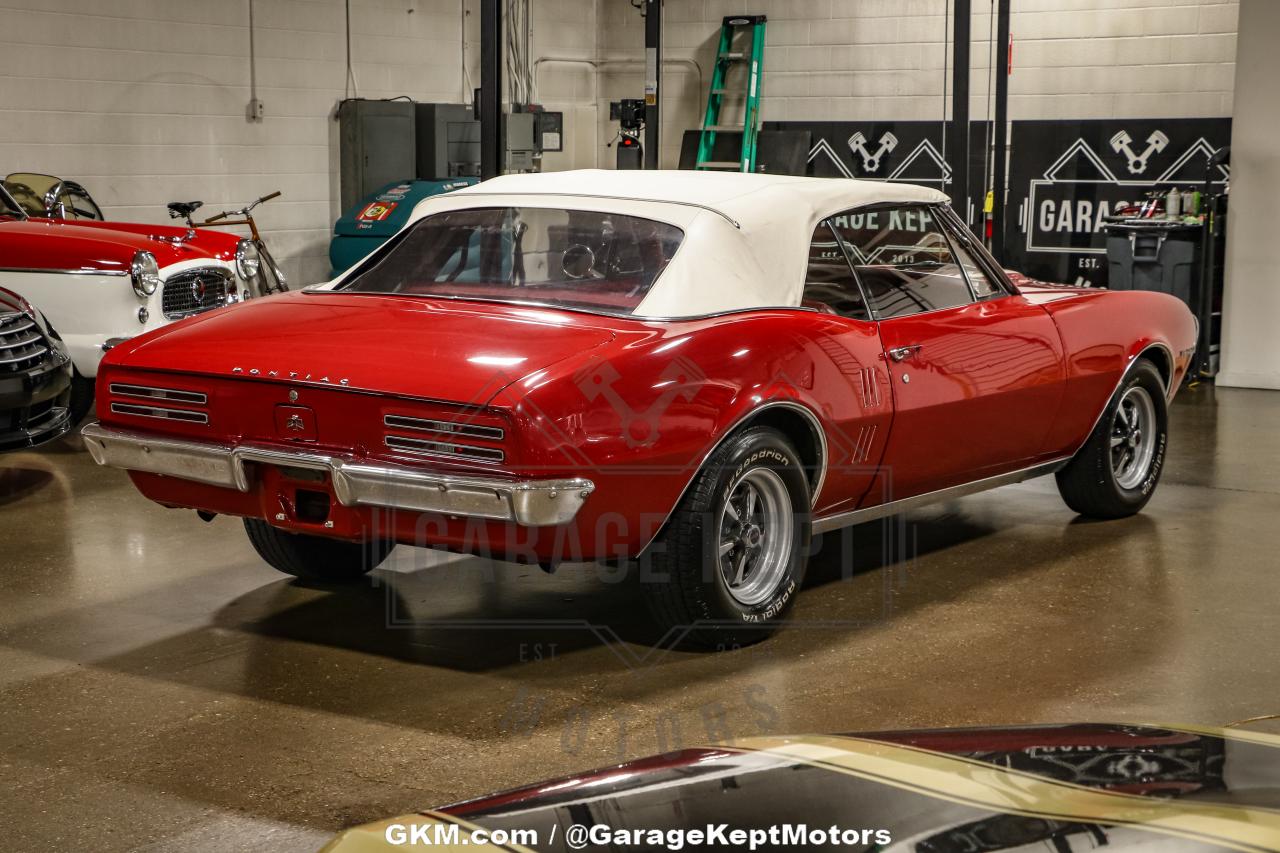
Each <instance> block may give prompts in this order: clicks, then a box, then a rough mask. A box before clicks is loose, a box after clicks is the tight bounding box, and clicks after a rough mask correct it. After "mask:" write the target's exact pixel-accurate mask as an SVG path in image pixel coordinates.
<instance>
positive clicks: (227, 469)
mask: <svg viewBox="0 0 1280 853" xmlns="http://www.w3.org/2000/svg"><path fill="white" fill-rule="evenodd" d="M81 435H82V436H83V437H84V442H85V446H86V447H87V448H88V450H89V454H90V455H91V456H92V457H93V461H94V462H96V463H98V464H99V465H106V466H110V467H113V468H123V469H125V470H129V471H142V472H146V473H152V474H163V475H165V476H169V477H176V478H178V479H183V480H191V481H193V482H197V483H205V484H207V485H211V486H220V487H222V488H227V489H235V490H237V491H240V492H248V491H249V490H250V489H251V488H252V487H253V479H252V477H253V472H252V468H251V467H249V465H248V464H247V463H259V464H265V465H279V466H283V467H286V468H306V469H309V470H315V471H321V472H324V473H327V474H328V475H329V478H330V482H331V483H332V484H333V492H334V497H336V498H337V500H338V503H340V504H342V505H343V506H351V507H354V506H380V507H389V508H391V509H403V510H406V511H411V512H433V513H440V514H442V515H451V516H463V517H474V518H486V519H492V520H496V521H508V522H513V523H515V524H519V525H522V526H526V527H543V526H554V525H560V524H567V523H569V522H570V521H572V520H573V519H574V517H575V516H576V515H577V514H578V510H579V509H581V507H582V505H583V504H584V503H585V502H586V500H587V498H588V497H589V496H590V494H591V493H592V491H594V490H595V484H593V483H592V482H591V481H590V480H588V479H586V478H583V477H573V478H566V479H557V480H503V479H498V478H494V477H473V476H454V475H451V474H440V473H435V472H432V471H428V470H423V469H421V468H410V467H407V466H403V465H393V464H372V463H365V462H361V461H358V460H356V459H355V458H353V457H340V456H328V455H325V454H320V453H308V452H305V451H300V450H280V449H276V448H272V447H261V446H255V445H234V446H231V445H223V444H215V443H212V442H202V441H183V440H178V439H171V438H161V437H158V436H152V435H145V434H142V433H136V432H130V431H126V430H117V429H110V428H107V427H104V426H102V424H97V423H93V424H88V425H86V426H85V427H84V429H83V430H81Z"/></svg>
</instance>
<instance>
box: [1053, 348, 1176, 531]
mask: <svg viewBox="0 0 1280 853" xmlns="http://www.w3.org/2000/svg"><path fill="white" fill-rule="evenodd" d="M1168 438H1169V414H1168V411H1167V409H1166V406H1165V396H1164V381H1163V380H1162V379H1161V377H1160V372H1159V371H1158V370H1157V369H1156V367H1155V365H1153V364H1152V363H1151V362H1149V361H1146V360H1143V361H1140V362H1138V364H1136V365H1135V366H1134V368H1133V370H1132V372H1131V373H1130V374H1129V377H1128V378H1127V379H1126V380H1125V381H1124V384H1123V385H1121V387H1120V389H1119V390H1118V391H1117V392H1116V396H1115V398H1114V399H1113V400H1112V402H1111V404H1110V406H1109V407H1108V408H1107V411H1106V412H1105V413H1104V414H1103V416H1102V419H1101V420H1100V421H1099V422H1098V425H1097V427H1095V428H1094V431H1093V434H1092V435H1091V436H1089V440H1088V441H1087V442H1085V445H1084V447H1082V448H1080V451H1079V452H1078V453H1076V455H1075V457H1074V458H1073V459H1072V460H1071V461H1070V462H1069V463H1067V466H1066V467H1065V468H1063V469H1062V470H1061V471H1059V472H1058V475H1057V478H1058V491H1059V492H1060V493H1061V494H1062V499H1063V500H1064V501H1066V502H1067V506H1069V507H1071V508H1072V509H1073V510H1075V511H1076V512H1078V513H1080V514H1081V515H1087V516H1092V517H1094V518H1123V517H1125V516H1128V515H1133V514H1134V513H1136V512H1138V511H1139V510H1141V509H1142V508H1143V507H1144V506H1146V504H1147V501H1149V500H1150V499H1151V495H1152V493H1153V492H1154V491H1155V488H1156V484H1157V483H1159V482H1160V473H1161V471H1162V470H1163V468H1164V455H1165V449H1166V447H1167V445H1168Z"/></svg>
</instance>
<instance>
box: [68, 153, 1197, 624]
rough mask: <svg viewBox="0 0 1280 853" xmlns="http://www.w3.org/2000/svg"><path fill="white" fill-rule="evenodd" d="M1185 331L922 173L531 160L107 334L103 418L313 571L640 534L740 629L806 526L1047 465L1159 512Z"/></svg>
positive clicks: (1108, 497)
mask: <svg viewBox="0 0 1280 853" xmlns="http://www.w3.org/2000/svg"><path fill="white" fill-rule="evenodd" d="M281 330H288V331H287V332H284V333H282V332H281ZM1194 341H1195V322H1194V320H1193V319H1192V317H1191V314H1190V313H1189V312H1188V311H1187V309H1186V307H1185V306H1184V305H1183V304H1182V303H1180V302H1179V301H1178V300H1176V299H1174V298H1173V297H1170V296H1167V295H1164V294H1156V293H1141V292H1115V293H1111V292H1106V291H1096V290H1082V289H1073V288H1062V287H1044V286H1039V287H1037V286H1028V287H1023V288H1018V287H1015V286H1014V284H1013V283H1012V282H1011V281H1010V280H1009V278H1008V277H1007V276H1006V275H1005V273H1004V271H1003V270H1001V269H1000V267H999V266H998V265H997V264H996V263H995V262H994V261H993V260H992V258H991V257H990V256H989V255H988V254H987V253H986V251H985V250H984V249H983V248H982V246H981V245H980V243H979V242H978V241H977V240H976V239H974V238H973V236H972V235H971V234H970V233H969V232H968V231H967V230H966V229H965V227H964V226H963V225H962V224H961V223H960V222H959V220H958V219H957V217H956V216H955V215H954V214H953V213H952V212H951V209H950V207H949V205H948V203H947V199H946V198H945V197H944V196H943V195H941V194H940V193H938V192H936V191H933V190H929V189H924V188H921V187H912V186H908V185H902V184H884V183H874V182H861V181H847V180H822V179H809V178H791V177H781V176H763V175H725V174H705V173H688V172H679V173H664V172H646V173H627V172H618V173H612V172H573V173H559V174H546V175H527V176H510V177H504V178H498V179H495V180H493V181H487V182H485V183H483V184H480V185H478V186H475V187H471V188H468V189H463V190H459V191H457V192H455V193H452V194H450V195H447V196H440V197H436V198H432V199H429V200H427V201H424V202H422V203H421V204H420V205H419V206H418V208H417V210H416V211H415V214H414V217H413V218H412V220H411V221H410V223H409V224H408V225H407V226H406V227H405V228H404V229H403V230H402V231H401V232H400V233H399V234H398V235H397V236H396V237H394V238H393V239H391V240H390V241H389V242H388V243H387V244H385V245H384V246H383V247H382V248H380V249H379V250H378V251H376V252H375V253H374V254H372V255H371V256H370V257H368V258H366V259H365V260H364V261H362V262H361V263H360V264H358V265H357V266H356V267H354V268H353V269H351V270H349V271H348V272H347V273H344V274H343V276H341V277H340V278H339V279H338V280H336V281H335V282H333V283H332V284H330V285H326V286H323V287H320V288H314V289H311V290H309V291H308V292H302V293H296V294H288V295H286V296H284V297H282V298H275V299H271V300H265V301H262V302H261V303H260V304H251V305H244V306H238V307H236V308H235V309H233V310H229V311H226V312H221V313H219V314H217V315H214V316H210V317H207V318H203V319H200V320H197V321H195V322H192V323H190V324H185V325H184V326H183V327H181V328H173V329H169V330H164V331H161V332H158V333H156V334H153V335H148V336H145V337H143V338H140V339H137V340H135V341H131V342H130V343H129V344H127V345H124V346H121V347H119V348H117V349H116V350H114V351H113V352H112V353H111V354H110V355H109V356H108V358H107V360H106V362H105V368H104V372H103V374H102V376H101V377H100V380H99V389H100V391H101V395H102V397H101V402H100V405H99V417H100V419H101V425H99V426H94V427H91V428H90V429H88V430H86V432H85V436H86V439H87V442H88V444H89V446H90V449H91V451H92V452H93V454H94V456H95V458H96V459H97V460H98V461H99V462H100V463H103V464H107V465H114V466H118V467H121V468H125V469H127V470H129V471H130V472H131V474H132V477H133V480H134V482H135V483H136V484H137V486H138V488H139V489H140V490H141V491H142V492H143V494H145V495H146V496H148V497H150V498H152V499H153V500H156V501H159V502H160V503H162V504H165V505H167V506H179V507H192V508H196V509H199V510H201V511H203V512H204V513H206V514H207V513H226V514H230V515H237V516H243V517H245V518H246V519H247V521H246V526H247V529H248V533H249V537H250V539H251V541H252V542H253V544H254V546H255V547H256V548H257V549H258V552H259V553H260V554H261V555H262V556H263V557H264V558H265V559H266V560H267V561H268V562H269V563H271V564H272V565H273V566H275V567H276V568H278V569H281V570H282V571H285V572H289V573H291V574H296V575H307V576H313V577H322V578H326V579H330V580H333V579H341V578H344V577H345V578H351V577H358V576H359V575H360V574H361V573H363V572H366V571H368V570H369V569H370V568H372V567H373V566H375V565H377V563H378V562H379V561H380V560H381V559H382V558H383V557H385V555H386V553H387V551H388V550H389V548H390V547H391V546H392V545H393V544H395V543H405V544H420V545H421V544H425V545H433V546H442V547H448V548H454V549H458V550H464V551H472V552H476V553H483V554H488V555H492V556H495V557H498V558H501V559H508V560H523V561H529V562H539V563H542V564H544V565H546V566H548V567H552V566H554V565H555V564H557V563H558V562H561V561H565V560H575V561H576V560H609V559H616V560H624V561H632V560H636V559H641V560H643V561H647V563H648V567H647V569H646V572H645V573H644V575H643V576H644V577H646V578H648V581H647V582H646V583H644V584H643V589H644V594H645V596H646V597H647V598H648V600H649V603H650V605H651V606H652V609H653V612H654V614H655V617H656V618H657V619H658V620H659V621H660V622H661V623H662V624H663V625H664V626H666V627H667V628H668V629H669V630H670V631H671V632H675V633H677V634H679V635H680V636H681V637H685V638H687V639H690V640H695V641H703V642H707V643H725V642H729V643H740V642H749V641H752V640H755V639H758V638H759V637H761V636H763V635H764V634H765V633H767V632H768V631H769V630H770V629H771V628H772V627H773V626H775V625H776V624H777V623H778V622H779V621H780V619H781V618H782V616H783V615H784V614H785V612H786V611H787V610H788V608H789V607H790V605H791V604H792V602H793V600H794V598H795V595H796V593H797V591H798V590H799V588H800V585H801V582H802V580H803V576H804V572H805V565H806V560H807V554H808V551H809V542H810V537H811V536H812V535H813V534H817V533H822V532H826V531H831V530H835V529H837V528H840V527H843V526H846V525H850V524H855V523H858V522H862V521H866V520H870V519H873V518H878V517H882V516H884V515H887V514H891V513H895V512H899V511H902V510H904V509H908V508H911V507H913V506H917V505H919V504H921V503H926V502H930V501H936V500H941V499H946V498H951V497H957V496H960V495H964V494H968V493H970V492H974V491H978V490H981V489H986V488H991V487H994V486H998V485H1002V484H1006V483H1012V482H1016V481H1019V480H1023V479H1027V478H1029V477H1034V476H1038V475H1045V474H1051V473H1052V474H1056V475H1057V479H1058V484H1059V486H1060V488H1061V491H1062V494H1063V497H1064V498H1065V499H1066V502H1067V504H1068V505H1069V506H1070V507H1071V508H1072V509H1074V510H1076V511H1077V512H1080V513H1084V514H1088V515H1092V516H1097V517H1119V516H1124V515H1129V514H1132V513H1134V512H1137V511H1138V510H1139V509H1140V508H1141V507H1142V506H1143V505H1144V504H1145V503H1146V501H1147V500H1148V498H1149V497H1150V496H1151V493H1152V490H1153V489H1154V488H1155V485H1156V483H1157V481H1158V479H1159V476H1160V472H1161V469H1162V466H1163V460H1164V453H1165V449H1166V443H1167V429H1166V427H1167V418H1166V404H1167V402H1168V401H1169V400H1170V399H1171V398H1172V396H1173V394H1174V393H1175V391H1176V390H1177V388H1178V386H1179V384H1180V382H1181V380H1182V377H1183V374H1184V372H1185V370H1186V368H1187V364H1188V362H1189V359H1190V355H1191V351H1192V348H1193V347H1194Z"/></svg>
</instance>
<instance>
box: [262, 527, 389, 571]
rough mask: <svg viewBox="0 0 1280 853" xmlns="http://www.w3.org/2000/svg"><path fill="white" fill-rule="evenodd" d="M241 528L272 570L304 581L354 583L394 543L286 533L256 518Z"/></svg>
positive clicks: (376, 565)
mask: <svg viewBox="0 0 1280 853" xmlns="http://www.w3.org/2000/svg"><path fill="white" fill-rule="evenodd" d="M244 529H245V532H246V533H247V534H249V543H250V544H251V545H253V550H255V551H257V552H258V556H260V557H262V559H264V560H266V561H267V562H268V563H269V564H270V565H271V567H272V568H274V569H277V570H279V571H282V572H284V573H285V574H286V575H293V576H294V577H298V578H305V579H307V580H317V581H327V582H330V583H340V582H344V581H347V582H349V581H355V580H359V579H360V578H362V577H364V576H365V575H366V574H368V573H369V572H371V571H373V570H374V569H376V568H377V567H378V566H379V565H380V564H381V563H382V561H383V560H385V559H386V558H387V555H388V554H390V553H391V549H392V548H393V547H395V543H393V542H388V541H386V540H382V539H379V540H374V541H373V542H344V541H342V540H340V539H329V538H326V537H324V536H309V535H307V534H305V533H289V532H288V531H285V530H280V529H278V528H275V527H272V526H271V525H270V524H267V523H266V522H265V521H263V520H262V519H260V518H246V519H245V520H244Z"/></svg>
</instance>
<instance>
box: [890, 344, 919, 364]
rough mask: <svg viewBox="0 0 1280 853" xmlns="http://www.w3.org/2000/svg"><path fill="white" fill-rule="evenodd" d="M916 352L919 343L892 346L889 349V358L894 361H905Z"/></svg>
mask: <svg viewBox="0 0 1280 853" xmlns="http://www.w3.org/2000/svg"><path fill="white" fill-rule="evenodd" d="M918 352H920V344H910V345H908V346H905V347H894V348H893V349H891V350H889V358H891V359H893V360H894V361H906V360H907V359H909V358H911V357H912V356H913V355H915V354H916V353H918Z"/></svg>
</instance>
